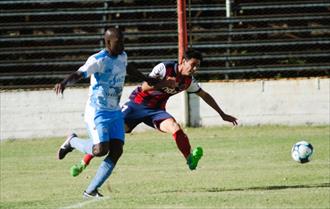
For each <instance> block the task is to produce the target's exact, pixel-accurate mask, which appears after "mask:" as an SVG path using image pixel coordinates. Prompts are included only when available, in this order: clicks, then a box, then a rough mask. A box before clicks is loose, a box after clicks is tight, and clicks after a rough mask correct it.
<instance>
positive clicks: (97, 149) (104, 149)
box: [93, 143, 109, 157]
mask: <svg viewBox="0 0 330 209" xmlns="http://www.w3.org/2000/svg"><path fill="white" fill-rule="evenodd" d="M108 152H109V145H108V143H100V144H95V145H94V146H93V155H94V156H97V157H102V156H105V155H106V154H108Z"/></svg>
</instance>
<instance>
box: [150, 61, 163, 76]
mask: <svg viewBox="0 0 330 209" xmlns="http://www.w3.org/2000/svg"><path fill="white" fill-rule="evenodd" d="M165 75H166V67H165V65H164V63H159V64H158V65H156V66H155V67H154V68H153V69H152V71H151V72H150V73H149V77H151V78H157V79H160V80H161V79H163V78H165Z"/></svg>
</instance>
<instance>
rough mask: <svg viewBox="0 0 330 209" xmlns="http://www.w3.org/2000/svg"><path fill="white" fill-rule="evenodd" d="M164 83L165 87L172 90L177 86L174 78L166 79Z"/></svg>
mask: <svg viewBox="0 0 330 209" xmlns="http://www.w3.org/2000/svg"><path fill="white" fill-rule="evenodd" d="M165 83H166V87H168V88H171V89H174V88H176V87H178V85H179V84H178V82H176V78H175V77H167V78H166V81H165Z"/></svg>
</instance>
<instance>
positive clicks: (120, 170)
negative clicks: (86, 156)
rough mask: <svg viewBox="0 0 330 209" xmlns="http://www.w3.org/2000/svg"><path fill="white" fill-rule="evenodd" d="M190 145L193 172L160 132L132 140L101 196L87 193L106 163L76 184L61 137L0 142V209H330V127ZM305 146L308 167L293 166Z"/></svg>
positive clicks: (227, 131)
mask: <svg viewBox="0 0 330 209" xmlns="http://www.w3.org/2000/svg"><path fill="white" fill-rule="evenodd" d="M186 132H187V133H188V135H189V136H190V141H191V144H192V145H193V146H194V147H195V146H197V145H200V146H202V147H203V148H204V157H203V159H202V160H201V161H200V164H199V167H198V169H197V170H196V171H193V172H191V171H189V170H188V167H187V166H186V164H185V161H184V159H183V157H182V156H181V154H180V152H179V151H178V150H177V148H176V145H175V143H174V142H173V140H172V139H171V137H170V136H169V135H167V134H162V133H159V132H156V131H151V132H145V133H135V134H133V135H127V137H126V140H127V142H126V145H125V153H124V155H123V157H122V158H121V160H120V161H119V162H118V165H117V168H116V169H115V171H114V173H113V175H112V176H111V177H110V179H109V180H108V181H107V182H106V183H105V184H104V185H103V187H102V188H101V192H102V193H103V194H104V195H105V196H107V197H109V198H105V199H103V200H83V198H82V192H83V190H84V189H85V188H86V186H87V185H88V183H89V181H90V180H91V178H92V176H93V175H94V173H95V171H96V169H97V167H98V165H99V163H100V160H101V159H94V161H93V162H92V164H91V165H90V167H88V168H87V170H85V171H84V173H82V174H81V175H80V176H78V177H75V178H74V177H71V176H70V174H69V168H70V166H71V165H73V164H74V163H76V162H78V161H79V160H80V159H81V157H82V154H81V153H79V152H78V151H74V152H72V153H70V154H69V155H68V156H67V157H66V158H65V159H64V160H63V161H59V160H57V159H56V152H57V149H58V147H59V146H60V145H61V144H62V142H63V138H52V139H47V140H34V139H31V140H24V141H5V142H1V190H0V192H1V193H0V194H1V196H0V197H1V206H0V208H6V209H7V208H24V209H26V208H31V209H38V208H42V209H44V208H123V209H124V208H125V209H126V208H276V209H277V208H292V209H293V208H294V209H297V208H306V209H311V208H330V164H329V163H330V128H329V126H317V127H316V126H301V127H287V126H258V127H237V128H235V129H232V128H231V127H213V128H192V129H187V130H186ZM301 139H306V140H308V141H309V142H311V143H312V144H313V146H314V148H315V153H314V155H313V159H312V161H311V162H310V163H307V164H299V163H296V162H294V161H293V160H292V159H291V156H290V151H291V146H292V145H293V144H294V143H295V142H297V141H298V140H301Z"/></svg>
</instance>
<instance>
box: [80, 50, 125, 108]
mask: <svg viewBox="0 0 330 209" xmlns="http://www.w3.org/2000/svg"><path fill="white" fill-rule="evenodd" d="M126 66H127V54H126V52H123V53H121V54H120V55H118V56H112V55H111V54H110V53H109V52H108V51H107V50H105V49H104V50H102V51H100V52H98V53H96V54H94V55H92V56H90V57H89V58H88V60H87V61H86V63H85V64H84V65H83V66H81V67H80V68H79V69H78V71H80V72H82V73H83V77H84V78H87V77H91V78H90V87H89V99H88V104H89V105H90V106H92V107H94V108H95V109H96V110H110V111H112V110H119V109H120V107H119V100H120V97H121V94H122V91H123V87H124V82H125V76H126Z"/></svg>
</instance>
